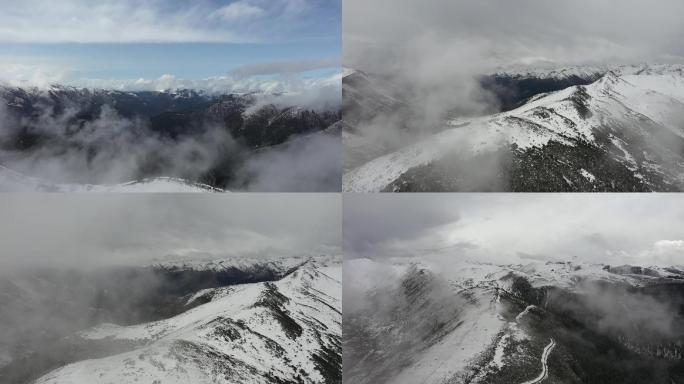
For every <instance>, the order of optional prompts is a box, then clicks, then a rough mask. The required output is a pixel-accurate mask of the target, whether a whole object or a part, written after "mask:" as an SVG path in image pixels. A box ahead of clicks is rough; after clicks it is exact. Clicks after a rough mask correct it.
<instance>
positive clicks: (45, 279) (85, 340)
mask: <svg viewBox="0 0 684 384" xmlns="http://www.w3.org/2000/svg"><path fill="white" fill-rule="evenodd" d="M144 268H145V269H144V270H140V269H133V268H126V269H122V270H120V271H117V270H110V269H106V270H103V271H100V272H97V273H95V274H93V275H90V274H89V275H86V277H83V276H80V275H79V274H76V273H74V272H63V273H62V272H49V273H48V272H38V273H36V275H35V276H33V277H31V278H30V279H23V280H22V279H12V280H10V281H4V280H3V281H0V282H2V283H3V290H2V292H3V293H4V294H5V296H6V297H5V296H1V297H0V299H2V302H3V306H4V308H6V309H7V311H5V312H6V313H5V314H6V315H8V316H9V315H10V312H14V313H15V317H16V316H18V315H19V314H20V313H22V311H24V312H26V311H29V312H27V313H31V314H33V315H32V316H33V317H34V318H38V315H37V314H38V313H40V310H39V309H36V308H32V306H33V304H38V305H40V303H41V302H42V303H45V302H46V300H50V301H52V302H55V305H56V306H57V307H58V308H59V307H68V308H70V309H69V310H68V311H67V314H66V315H65V316H67V318H63V317H64V316H63V315H62V314H61V313H60V312H59V311H58V310H47V309H46V311H48V312H51V313H54V315H53V318H52V321H51V322H47V323H45V324H44V326H43V327H42V328H43V329H44V331H43V333H44V335H43V336H36V339H37V340H38V341H39V342H40V343H41V344H39V345H40V347H38V350H36V349H35V348H36V345H32V344H31V343H32V342H30V341H29V340H25V338H26V337H27V335H26V332H24V331H23V330H22V331H21V333H17V338H18V339H19V340H15V341H14V345H15V347H12V348H14V350H13V349H12V348H10V349H5V348H2V350H3V351H10V354H8V355H7V356H6V357H7V362H6V364H5V363H3V365H2V366H0V379H2V380H6V379H7V380H10V382H12V381H13V380H19V381H16V382H26V381H25V380H26V378H31V377H33V378H35V376H34V375H35V374H36V373H40V372H41V371H42V377H40V378H38V379H37V381H36V382H38V383H113V382H116V383H133V382H140V381H148V382H150V383H152V382H162V383H272V382H279V383H339V382H341V358H342V357H341V321H342V314H341V294H342V285H341V270H342V263H341V258H340V257H339V256H334V255H333V256H320V257H318V256H296V257H291V258H283V259H282V260H279V259H278V258H273V259H263V258H262V259H255V258H253V259H252V260H251V261H249V260H247V258H242V259H236V260H232V261H230V260H224V261H223V262H221V261H219V260H214V261H207V260H196V261H192V262H179V261H173V260H165V261H164V262H159V263H155V264H153V265H150V266H149V267H144ZM56 274H57V275H60V274H61V275H63V276H59V277H56ZM65 281H72V282H73V283H72V284H70V285H69V287H67V286H63V287H62V285H63V284H62V283H63V282H65ZM110 283H111V284H110ZM117 283H118V285H117ZM119 285H125V287H123V286H122V287H119ZM7 287H14V288H12V289H9V288H7ZM60 287H61V288H60ZM79 287H80V288H79ZM60 289H67V292H65V294H64V295H59V294H58V293H57V292H58V291H59V290H60ZM88 291H92V295H93V297H94V298H95V299H94V300H90V299H88V300H83V298H81V300H83V301H84V302H83V303H82V305H76V304H75V302H76V301H77V300H78V299H76V298H75V297H74V296H75V295H77V294H79V292H82V293H80V294H81V295H87V292H88ZM136 298H137V299H136ZM51 305H52V304H51ZM155 306H156V307H155ZM88 310H89V311H94V310H97V313H98V315H95V314H93V313H84V311H88ZM69 313H75V315H74V316H78V317H77V318H76V319H74V320H73V321H70V320H69V319H68V316H69ZM79 313H80V315H79ZM117 313H118V315H117ZM5 314H3V316H0V320H3V322H7V321H9V319H7V318H6V316H5ZM83 318H90V319H92V320H91V323H94V324H91V325H90V326H89V327H87V328H81V329H78V328H77V327H78V325H77V324H78V323H85V322H86V320H85V319H83ZM145 318H147V319H152V320H147V321H143V322H140V321H136V319H145ZM97 319H102V320H105V321H104V322H103V321H96V320H97ZM107 319H110V322H107V321H106V320H107ZM112 320H113V321H112ZM60 323H66V324H72V323H73V324H76V325H74V326H73V327H71V328H75V329H74V331H75V333H71V334H68V333H67V334H65V335H64V333H65V332H66V331H65V330H61V333H62V334H63V335H62V336H57V337H50V336H49V334H47V332H53V331H55V330H54V329H52V328H54V327H55V325H54V324H60ZM115 323H116V324H115ZM3 324H5V323H3ZM9 324H12V323H9ZM5 325H7V324H5ZM11 326H12V327H14V329H16V330H19V329H20V326H21V325H18V324H13V325H11ZM26 326H27V327H28V326H29V325H28V324H26ZM34 326H36V325H35V324H34ZM18 332H19V331H18ZM33 332H35V330H34V331H33ZM45 334H47V335H48V336H46V335H45ZM20 335H24V336H20ZM41 337H42V339H41ZM2 341H3V342H10V343H11V342H12V339H11V338H10V340H7V341H6V340H2ZM19 342H21V343H23V345H24V348H25V351H23V352H22V353H21V354H20V353H19V352H20V351H17V350H16V345H21V344H19ZM33 343H35V341H34V342H33ZM11 345H12V344H10V346H11ZM0 346H2V343H0ZM46 368H49V369H47V370H46ZM48 371H49V372H48ZM21 380H23V381H21ZM0 381H1V380H0Z"/></svg>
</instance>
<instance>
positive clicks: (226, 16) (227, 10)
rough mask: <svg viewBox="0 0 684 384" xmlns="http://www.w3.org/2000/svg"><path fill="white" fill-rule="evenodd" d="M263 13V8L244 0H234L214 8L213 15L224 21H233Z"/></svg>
mask: <svg viewBox="0 0 684 384" xmlns="http://www.w3.org/2000/svg"><path fill="white" fill-rule="evenodd" d="M263 14H264V10H263V9H261V8H259V7H257V6H255V5H252V4H250V3H248V2H246V1H236V2H234V3H230V4H228V5H226V6H225V7H222V8H220V9H218V10H216V11H215V12H214V13H213V15H214V16H216V17H220V18H222V19H223V20H226V21H234V20H240V19H243V20H244V19H247V18H252V17H258V16H261V15H263Z"/></svg>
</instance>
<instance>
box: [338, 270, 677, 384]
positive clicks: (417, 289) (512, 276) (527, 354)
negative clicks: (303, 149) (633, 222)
mask: <svg viewBox="0 0 684 384" xmlns="http://www.w3.org/2000/svg"><path fill="white" fill-rule="evenodd" d="M345 268H349V270H350V275H356V274H363V273H364V272H363V271H375V273H377V271H379V270H385V271H386V272H385V274H386V275H385V276H382V277H381V278H377V277H376V280H377V281H376V280H373V279H370V280H368V277H369V276H366V278H361V280H366V281H369V285H367V286H365V288H364V289H363V290H361V291H359V290H356V293H354V295H355V296H354V297H353V298H351V297H347V296H345V302H352V303H353V307H354V308H355V310H354V311H353V312H347V311H345V314H344V316H345V320H344V324H345V335H346V336H345V340H344V342H345V347H344V348H345V350H344V353H345V356H346V357H345V368H344V369H345V382H347V383H435V384H442V383H462V382H469V383H512V382H519V383H524V382H543V381H544V380H545V379H547V378H549V377H551V378H552V379H551V381H550V382H564V383H565V382H573V383H574V382H581V380H580V378H577V376H574V373H573V371H572V369H569V368H568V367H574V369H576V370H578V371H579V372H581V370H582V369H581V368H577V367H578V365H577V364H579V363H578V361H579V360H577V359H576V358H574V357H573V354H574V353H577V352H576V349H577V348H578V347H577V346H576V345H574V344H573V343H574V342H576V340H577V339H578V338H580V339H581V338H583V337H587V336H586V334H583V336H572V335H573V332H577V327H578V325H577V323H573V324H574V325H573V327H574V328H570V329H565V327H566V324H564V323H563V320H562V319H564V318H565V317H564V316H567V315H568V314H570V313H572V312H564V311H567V310H568V309H567V308H571V310H570V311H580V313H582V312H581V311H585V312H583V313H585V315H583V316H587V317H588V318H590V319H591V318H593V316H595V314H597V313H598V314H602V312H601V311H602V309H601V307H598V308H594V307H583V306H582V305H580V303H582V301H581V300H583V299H581V300H580V301H577V302H575V305H576V306H572V305H571V306H569V307H567V308H565V309H564V310H560V311H559V308H564V307H563V305H565V303H566V302H567V300H568V297H577V298H581V297H584V296H583V295H587V294H588V295H590V296H591V295H592V294H591V293H587V292H585V290H586V289H588V288H587V287H590V286H591V285H586V284H585V283H587V282H590V283H591V284H594V286H596V284H599V285H601V284H610V286H612V287H616V288H617V289H620V288H619V287H632V288H630V289H639V288H645V287H654V289H661V288H660V287H668V286H670V287H676V286H679V287H681V286H682V278H684V271H682V270H679V269H676V268H662V267H650V268H648V267H635V266H607V265H603V264H599V263H593V264H592V263H580V262H543V261H534V262H531V263H527V264H524V265H496V264H489V263H481V262H476V261H467V260H454V259H453V258H449V263H448V265H445V264H444V263H443V262H435V261H434V260H432V259H431V258H423V257H421V258H414V259H407V258H398V259H389V260H383V261H380V262H376V261H372V260H369V259H357V260H351V261H348V262H346V263H345ZM376 276H378V277H380V276H381V275H376ZM371 277H372V276H371ZM393 279H396V286H397V288H392V287H391V284H389V283H387V281H389V280H393ZM444 282H446V284H445V283H444ZM527 282H529V283H530V284H531V287H530V288H525V285H526V284H527ZM357 284H358V283H357ZM358 285H360V284H358ZM445 285H446V287H445ZM388 286H390V288H388ZM604 286H605V285H604ZM629 291H630V290H629V289H628V290H626V291H621V292H629ZM350 292H352V291H350ZM359 292H360V293H359ZM662 292H668V291H667V289H665V290H663V291H662ZM575 294H576V295H577V296H572V295H575ZM345 295H346V293H345ZM538 295H542V296H541V297H538ZM567 295H570V296H567ZM544 296H545V297H544ZM615 297H622V298H627V297H629V296H619V295H618V296H615ZM637 297H638V298H639V299H638V300H637V302H639V301H643V300H645V299H644V298H643V297H642V296H637ZM529 300H540V301H541V302H542V303H534V302H530V301H529ZM574 300H578V299H574ZM360 303H366V307H365V309H362V310H358V309H357V307H359V306H360ZM345 305H346V304H345ZM351 305H352V304H350V306H351ZM622 305H623V306H625V308H627V306H632V305H634V302H631V301H629V300H628V301H625V302H624V303H622ZM547 306H548V307H547ZM345 308H347V307H346V306H345ZM558 313H561V315H560V316H558V315H557V314H558ZM387 314H389V315H387ZM387 316H389V318H390V320H389V321H388V318H387ZM557 316H558V317H557ZM601 316H605V314H602V315H601ZM641 316H643V315H636V317H634V319H636V320H637V321H643V320H642V319H643V318H642V317H641ZM580 318H581V317H580ZM605 318H606V319H607V318H609V317H605ZM590 321H591V320H590ZM585 326H587V327H588V328H589V329H592V328H590V325H585ZM598 329H601V328H600V327H599V328H598ZM604 332H605V334H603V335H602V336H601V337H610V338H611V342H612V343H615V345H616V346H617V345H625V346H629V347H630V348H631V347H632V344H629V343H627V342H625V341H624V339H623V338H621V337H624V335H623V334H621V335H622V336H616V334H614V333H610V332H609V331H605V330H604ZM557 335H559V336H557ZM590 335H591V334H590ZM559 337H560V338H559ZM592 337H595V336H589V339H588V340H585V341H582V342H581V343H580V345H586V344H587V343H591V342H593V341H594V340H592ZM600 340H604V339H600ZM675 340H676V339H675ZM602 342H604V343H605V340H604V341H602ZM582 343H585V344H582ZM675 343H676V342H675ZM635 344H637V343H635ZM672 345H676V344H672ZM602 347H603V346H599V345H597V346H595V347H594V348H597V349H599V348H602ZM641 347H642V348H643V345H642V346H641ZM612 348H615V346H613V347H612ZM669 348H671V352H669V353H670V355H669V356H680V355H678V353H679V352H678V351H679V349H681V347H676V346H674V347H673V346H670V347H669ZM678 348H679V349H678ZM653 349H655V348H653ZM666 349H667V348H662V347H661V349H660V350H666ZM634 350H637V349H636V348H634ZM594 353H596V352H594ZM639 353H641V354H640V355H635V356H630V358H636V359H637V360H639V359H643V358H644V356H650V355H645V354H644V353H643V352H641V351H640V352H639ZM656 353H657V352H656ZM620 358H625V357H624V356H622V357H618V359H620ZM589 359H591V357H589ZM573 364H574V365H573ZM602 364H603V363H602ZM674 364H677V363H676V361H675V363H674ZM656 366H658V365H656ZM588 373H589V377H591V371H589V372H588ZM553 380H556V381H553ZM578 380H579V381H578ZM585 380H586V378H585Z"/></svg>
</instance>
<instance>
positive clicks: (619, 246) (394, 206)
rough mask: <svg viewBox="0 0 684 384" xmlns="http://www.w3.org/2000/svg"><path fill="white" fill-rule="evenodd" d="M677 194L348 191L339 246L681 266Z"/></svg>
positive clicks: (682, 218)
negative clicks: (379, 194)
mask: <svg viewBox="0 0 684 384" xmlns="http://www.w3.org/2000/svg"><path fill="white" fill-rule="evenodd" d="M683 201H684V200H682V197H681V196H677V195H636V194H631V195H614V194H608V195H595V194H594V195H584V194H550V195H537V194H533V195H527V194H523V195H520V194H502V195H496V196H494V195H476V194H458V195H457V196H456V195H432V194H428V195H424V194H421V195H387V196H383V198H382V199H378V198H376V197H374V196H364V195H359V196H355V195H346V196H345V198H344V203H345V213H344V229H343V233H344V247H345V253H347V254H348V255H349V256H350V257H355V256H360V257H402V256H436V257H440V258H441V257H446V258H467V259H471V260H482V261H490V262H496V263H518V262H525V261H526V260H527V261H529V260H532V259H536V260H548V261H567V260H573V259H579V260H583V261H589V262H602V263H607V264H640V265H670V266H671V265H679V266H684V239H683V237H684V236H683V234H682V231H681V228H682V224H684V205H682V202H683ZM368 223H372V224H368ZM382 223H391V224H389V225H383V224H382Z"/></svg>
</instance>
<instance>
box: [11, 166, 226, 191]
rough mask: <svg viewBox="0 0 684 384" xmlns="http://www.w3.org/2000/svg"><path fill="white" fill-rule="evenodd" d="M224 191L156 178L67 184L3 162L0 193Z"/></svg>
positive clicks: (167, 178)
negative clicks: (46, 178) (48, 179)
mask: <svg viewBox="0 0 684 384" xmlns="http://www.w3.org/2000/svg"><path fill="white" fill-rule="evenodd" d="M26 191H31V192H157V193H164V192H168V193H176V192H224V191H223V190H221V189H218V188H215V187H212V186H210V185H207V184H201V183H193V182H189V181H185V180H182V179H178V178H173V177H155V178H149V179H143V180H139V181H130V182H127V183H121V184H112V185H106V184H67V183H55V182H50V181H47V180H43V179H39V178H37V177H29V176H26V175H23V174H21V173H19V172H16V171H13V170H11V169H9V168H7V167H3V166H1V165H0V192H26Z"/></svg>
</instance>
